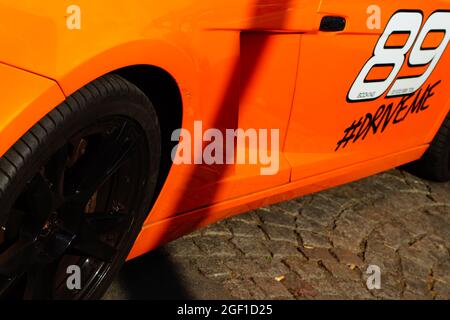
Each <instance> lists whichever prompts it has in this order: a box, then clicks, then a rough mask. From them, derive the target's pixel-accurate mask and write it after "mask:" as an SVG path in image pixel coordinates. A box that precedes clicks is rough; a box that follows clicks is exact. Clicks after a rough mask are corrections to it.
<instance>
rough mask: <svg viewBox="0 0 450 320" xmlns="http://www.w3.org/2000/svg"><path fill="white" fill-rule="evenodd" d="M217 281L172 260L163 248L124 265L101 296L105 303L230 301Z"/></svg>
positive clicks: (189, 266) (186, 262)
mask: <svg viewBox="0 0 450 320" xmlns="http://www.w3.org/2000/svg"><path fill="white" fill-rule="evenodd" d="M230 298H231V297H230V296H229V295H228V293H227V292H226V291H225V289H224V288H223V287H222V286H221V285H220V284H219V283H217V282H215V281H213V280H209V279H207V278H205V277H204V276H203V275H201V274H200V273H199V271H198V270H196V268H193V267H192V264H191V263H190V262H189V261H182V260H181V261H180V259H172V258H171V257H170V256H169V255H167V254H166V253H165V252H164V249H159V250H155V251H153V252H151V253H149V254H146V255H144V256H142V257H140V258H137V259H134V260H132V261H129V262H127V263H126V264H125V265H124V266H123V268H122V270H121V271H120V273H119V274H118V276H117V278H116V279H115V281H114V282H113V284H112V285H111V287H110V288H109V290H108V291H107V293H106V294H105V296H104V297H103V299H105V300H119V299H120V300H196V299H230Z"/></svg>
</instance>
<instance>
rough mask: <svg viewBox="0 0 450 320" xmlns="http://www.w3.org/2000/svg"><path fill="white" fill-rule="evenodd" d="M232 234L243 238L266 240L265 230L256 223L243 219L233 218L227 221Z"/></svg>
mask: <svg viewBox="0 0 450 320" xmlns="http://www.w3.org/2000/svg"><path fill="white" fill-rule="evenodd" d="M227 225H228V227H229V229H230V230H231V232H232V235H233V236H235V237H241V238H255V239H261V240H266V237H265V235H264V232H262V231H261V229H260V228H259V227H258V225H256V224H249V223H246V222H243V221H238V220H231V221H228V223H227Z"/></svg>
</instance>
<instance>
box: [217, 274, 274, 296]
mask: <svg viewBox="0 0 450 320" xmlns="http://www.w3.org/2000/svg"><path fill="white" fill-rule="evenodd" d="M224 287H225V288H226V289H227V290H228V291H229V292H230V294H231V295H232V296H233V297H235V298H236V299H243V300H253V299H254V300H263V299H267V294H266V293H265V292H264V291H262V290H261V289H260V288H259V287H258V286H257V285H256V284H255V283H254V282H253V281H252V280H250V279H232V280H227V281H225V282H224Z"/></svg>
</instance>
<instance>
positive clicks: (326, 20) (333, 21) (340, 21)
mask: <svg viewBox="0 0 450 320" xmlns="http://www.w3.org/2000/svg"><path fill="white" fill-rule="evenodd" d="M346 24H347V21H346V20H345V18H343V17H334V16H326V17H323V18H322V21H321V22H320V31H325V32H336V31H342V30H344V29H345V25H346Z"/></svg>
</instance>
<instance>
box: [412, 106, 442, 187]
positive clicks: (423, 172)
mask: <svg viewBox="0 0 450 320" xmlns="http://www.w3.org/2000/svg"><path fill="white" fill-rule="evenodd" d="M406 169H407V170H408V171H410V172H411V173H413V174H415V175H417V176H419V177H421V178H423V179H427V180H430V181H435V182H448V181H450V113H449V114H448V115H447V117H446V119H445V120H444V123H443V124H442V126H441V128H440V129H439V131H438V133H437V134H436V136H435V138H434V139H433V141H432V142H431V144H430V147H429V148H428V150H427V151H426V153H425V154H424V156H423V157H422V158H421V159H420V160H418V161H416V162H413V163H412V164H410V165H407V166H406Z"/></svg>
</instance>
